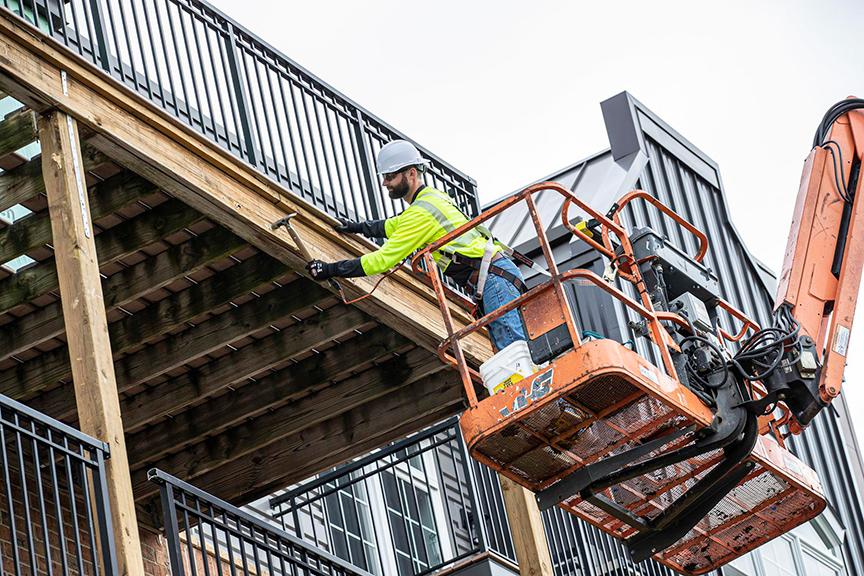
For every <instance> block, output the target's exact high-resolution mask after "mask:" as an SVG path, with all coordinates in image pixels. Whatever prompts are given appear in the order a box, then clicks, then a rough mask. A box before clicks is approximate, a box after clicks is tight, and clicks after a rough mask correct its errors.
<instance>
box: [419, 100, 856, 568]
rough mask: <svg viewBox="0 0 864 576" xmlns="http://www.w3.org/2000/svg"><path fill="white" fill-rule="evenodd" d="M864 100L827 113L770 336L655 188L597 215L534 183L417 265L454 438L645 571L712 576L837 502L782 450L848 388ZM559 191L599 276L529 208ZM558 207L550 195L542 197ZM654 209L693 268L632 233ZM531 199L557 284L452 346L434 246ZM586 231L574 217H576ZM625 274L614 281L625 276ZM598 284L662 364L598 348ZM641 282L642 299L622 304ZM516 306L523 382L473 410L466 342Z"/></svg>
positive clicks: (424, 254)
mask: <svg viewBox="0 0 864 576" xmlns="http://www.w3.org/2000/svg"><path fill="white" fill-rule="evenodd" d="M862 107H864V100H858V99H848V100H844V101H842V102H840V103H838V104H837V105H835V106H834V107H832V108H831V110H829V112H828V113H827V114H826V116H825V118H824V119H823V122H822V124H821V125H820V127H819V130H818V131H817V134H816V138H815V140H814V148H813V150H812V151H811V153H810V155H809V156H808V158H807V162H806V164H805V168H804V173H803V177H802V181H801V187H800V191H799V195H798V200H797V204H796V207H795V213H794V219H793V224H792V230H791V233H790V237H789V244H788V248H787V251H786V262H785V264H784V266H783V273H782V277H781V280H780V285H779V290H778V296H777V301H776V304H775V309H774V319H773V325H772V326H767V327H760V326H759V325H757V323H756V322H754V321H753V320H751V319H749V318H747V317H746V316H745V315H744V314H743V313H742V312H740V311H738V310H736V309H735V308H734V307H733V306H732V305H730V304H729V303H728V302H726V301H725V300H723V298H722V297H721V295H720V293H719V283H718V279H717V277H716V276H715V275H714V274H713V272H712V271H711V270H709V269H708V268H707V267H705V266H704V265H703V264H702V259H703V257H704V256H705V254H706V252H707V250H708V242H709V240H708V238H707V237H706V235H705V234H704V233H703V232H702V231H700V230H698V229H697V228H696V227H695V226H693V225H692V224H691V223H689V222H687V221H686V220H684V219H683V218H682V217H681V216H679V215H678V214H676V213H675V212H673V211H672V210H671V209H669V208H668V207H666V206H665V205H663V204H662V203H660V202H659V201H658V200H656V199H655V198H653V197H652V196H650V195H649V194H648V193H646V192H643V191H640V190H634V191H632V192H630V193H628V194H626V195H625V196H624V197H622V198H621V199H620V200H619V201H618V202H617V203H616V204H615V205H613V207H612V209H611V210H610V211H609V212H608V213H607V214H601V213H599V212H597V211H596V210H594V209H593V208H591V207H590V206H588V205H587V204H585V203H584V202H582V201H581V200H579V198H577V197H575V196H574V195H573V194H572V193H571V192H570V191H569V190H567V189H566V188H564V187H562V186H561V185H559V184H557V183H554V182H544V183H541V184H535V185H533V186H531V187H529V188H527V189H525V190H523V191H521V192H519V193H518V194H515V195H514V196H512V197H510V198H508V199H507V200H505V201H503V202H501V203H500V204H498V205H496V206H494V207H493V208H491V209H489V210H487V211H486V212H484V213H483V214H481V215H480V216H478V217H477V218H475V219H473V220H472V221H471V222H469V223H467V224H466V225H464V226H462V227H461V228H459V229H457V230H454V231H453V232H451V233H449V234H447V235H446V236H444V237H443V238H441V239H440V240H438V241H437V242H435V243H433V244H431V245H429V246H428V247H426V248H425V249H424V250H422V251H421V252H419V253H418V254H417V255H416V256H415V257H414V259H413V261H412V265H413V266H414V269H415V271H418V272H420V271H421V268H423V269H425V270H426V272H424V274H426V276H427V278H428V280H429V282H430V284H431V286H432V287H433V288H434V290H435V292H436V294H437V295H438V299H439V302H440V305H441V311H442V314H443V315H444V320H445V323H446V325H447V329H448V332H449V337H448V338H447V339H446V340H445V341H444V342H442V343H441V345H440V347H439V349H438V352H439V355H440V356H441V358H442V359H443V360H444V361H445V362H447V363H449V364H451V365H453V366H454V367H456V368H457V369H458V370H459V373H460V374H461V377H462V382H463V383H464V386H465V393H466V395H467V399H468V409H467V411H466V412H465V414H464V415H463V417H462V430H463V433H464V436H465V439H466V442H467V443H468V446H469V450H470V453H471V455H472V456H473V457H474V458H476V459H477V460H479V461H481V462H483V463H484V464H486V465H487V466H490V467H491V468H494V469H495V470H497V471H499V472H500V473H501V474H503V475H505V476H507V477H508V478H511V479H512V480H514V481H516V482H517V483H519V484H521V485H523V486H525V487H526V488H528V489H530V490H532V491H534V492H536V494H537V500H538V503H539V505H540V507H541V508H548V507H550V506H554V505H558V506H560V507H562V508H564V509H565V510H567V511H569V512H571V513H573V514H575V515H576V516H579V517H580V518H583V519H584V520H586V521H588V522H590V523H591V524H593V525H595V526H597V527H598V528H600V529H601V530H603V531H605V532H607V533H609V534H612V535H613V536H616V537H618V538H620V539H622V540H624V541H625V542H626V545H627V547H628V549H629V551H630V554H631V556H632V558H633V560H634V561H640V560H643V559H645V558H648V557H649V556H652V555H653V556H654V558H655V559H657V560H658V561H660V562H662V563H663V564H666V565H668V566H670V567H671V568H673V569H675V570H678V571H681V572H685V573H688V574H702V573H704V572H708V571H710V570H713V569H715V568H717V567H719V566H721V565H723V564H725V563H727V562H729V561H730V560H733V559H734V558H736V557H738V556H741V555H742V554H745V553H746V552H748V551H750V550H752V549H753V548H756V547H757V546H759V545H761V544H763V543H765V542H766V541H768V540H770V539H772V538H774V537H776V536H779V535H780V534H783V533H784V532H787V531H789V530H791V529H792V528H794V527H795V526H798V525H799V524H801V523H803V522H805V521H807V520H810V519H811V518H813V517H815V516H817V515H818V514H819V513H820V512H821V511H822V510H823V508H824V507H825V504H826V503H825V498H824V496H823V494H822V488H821V486H820V483H819V480H818V478H817V477H816V474H815V472H814V471H813V470H811V469H810V468H809V467H808V466H807V465H805V464H804V463H803V462H801V461H800V460H799V459H798V458H796V457H795V456H794V455H793V454H792V453H791V452H789V451H788V450H787V449H786V448H785V447H784V444H783V439H784V437H785V435H788V434H798V433H801V431H802V430H803V429H804V428H805V427H806V426H807V424H808V423H809V422H810V421H811V420H812V419H813V418H814V417H815V416H816V415H817V414H818V413H819V411H821V410H822V409H823V408H825V407H826V406H827V405H828V404H829V403H830V402H831V400H832V399H833V398H834V397H836V396H837V394H839V392H840V387H841V383H842V379H843V369H844V366H845V357H846V352H847V350H848V342H849V334H850V331H851V328H852V318H853V316H854V312H855V303H856V299H857V294H858V286H859V283H860V278H861V265H862V259H864V250H861V248H860V247H855V246H853V243H852V241H854V239H856V238H860V237H861V234H862V226H864V216H862V210H864V208H862V203H861V200H860V198H861V196H862V190H861V188H862V185H861V183H860V179H859V177H858V173H859V168H860V164H861V159H862V155H864V111H861V110H858V109H860V108H862ZM541 191H551V192H556V193H558V194H560V195H561V196H562V200H563V207H562V211H561V220H562V222H563V224H564V225H565V226H566V227H567V228H568V229H569V230H570V231H571V232H572V233H573V234H575V235H576V236H577V237H578V238H580V239H581V240H583V241H584V242H586V243H587V244H588V245H589V246H591V247H593V248H594V249H595V250H597V251H598V252H599V253H600V254H602V255H603V256H604V258H605V259H606V260H607V262H608V266H607V272H611V274H609V273H607V274H604V277H603V278H601V277H599V276H597V275H596V274H594V273H593V272H590V271H588V270H581V269H576V270H569V271H566V272H560V271H559V270H558V268H557V266H556V265H555V260H554V258H553V255H552V251H551V248H550V246H549V243H548V241H547V239H546V236H545V233H544V230H545V226H544V225H543V223H542V222H541V221H540V217H539V215H538V211H537V208H536V205H535V196H536V195H537V194H538V193H539V192H541ZM547 193H548V192H547ZM634 201H643V202H647V203H649V204H650V205H651V206H653V208H654V209H656V210H659V211H660V212H661V213H662V214H664V215H665V216H666V217H668V218H670V219H672V220H673V221H674V222H676V223H677V224H678V225H680V226H681V227H683V228H684V229H686V230H687V231H688V232H689V233H691V234H693V236H695V237H696V239H697V240H698V245H699V248H698V251H697V252H696V253H695V254H687V253H685V252H683V251H682V250H680V249H678V248H677V247H675V246H673V245H671V244H670V243H669V242H668V240H667V239H665V238H663V237H662V236H660V235H659V234H657V233H656V232H655V231H653V230H651V229H650V228H641V229H635V230H628V229H625V227H624V226H623V225H622V223H621V219H620V215H621V212H622V210H623V209H624V208H625V207H626V206H627V205H629V204H630V203H631V202H634ZM523 202H524V203H525V205H526V206H527V210H528V213H529V214H530V216H531V220H532V222H533V224H534V227H535V229H536V232H537V238H538V239H539V243H540V246H541V248H542V251H543V255H544V257H545V259H546V262H547V266H548V271H549V273H550V279H549V280H548V281H546V282H544V283H542V284H540V285H538V286H536V287H534V288H532V289H531V290H529V291H528V292H526V293H525V294H523V295H522V296H520V297H519V298H518V299H516V300H514V301H513V302H511V303H509V304H508V305H506V306H504V307H502V308H500V309H498V310H495V311H494V312H492V313H490V314H487V315H486V316H483V317H482V318H480V319H478V320H477V321H475V322H473V323H472V324H470V325H469V326H467V327H465V328H463V329H462V330H459V331H454V330H453V322H452V319H451V317H450V313H449V308H448V307H447V305H446V301H445V300H446V298H448V297H450V298H456V299H459V298H462V297H461V296H460V295H458V294H456V293H454V292H452V291H451V290H449V289H448V288H447V287H445V286H444V285H443V283H442V282H441V279H440V277H439V276H438V274H437V272H436V266H435V264H434V261H433V259H432V255H431V254H432V251H433V250H435V249H437V248H439V247H441V246H443V245H444V244H446V243H447V242H449V241H451V240H452V239H454V238H456V237H458V236H459V235H461V234H463V233H464V232H466V231H467V230H469V229H471V228H473V227H475V226H478V225H480V224H481V223H483V222H485V221H486V220H488V219H490V218H492V217H493V216H495V215H496V214H499V213H501V212H503V211H504V210H507V209H508V208H511V207H513V206H514V205H516V204H518V203H523ZM574 205H575V206H576V207H577V208H579V209H581V210H582V211H583V212H584V213H585V214H587V215H588V216H589V217H590V218H589V219H588V220H587V221H579V222H575V221H571V218H570V215H569V213H570V210H571V207H572V206H574ZM615 278H617V279H618V280H617V281H616V280H615ZM568 282H578V283H582V284H585V283H587V284H591V285H594V286H596V287H598V288H600V289H602V290H604V291H605V292H606V293H608V294H610V295H611V296H612V297H613V298H615V299H617V300H618V301H619V302H620V303H621V304H622V305H623V306H624V307H625V308H626V309H627V310H628V313H629V315H630V317H631V318H637V319H638V321H637V322H631V326H636V327H637V330H636V331H637V337H644V338H646V339H647V340H649V341H650V346H649V349H650V350H651V352H652V354H651V355H652V358H654V359H656V361H654V362H652V361H651V360H650V359H649V358H646V357H644V356H642V355H640V354H638V353H637V352H635V351H634V350H632V349H630V348H628V347H627V346H625V345H623V344H621V343H619V342H616V341H613V340H608V339H593V340H590V341H589V340H586V339H583V338H582V337H580V334H581V333H580V329H579V327H578V326H577V325H576V323H575V322H574V319H573V314H572V313H571V310H570V305H569V303H568V300H567V296H566V294H565V285H566V284H567V283H568ZM628 283H629V284H631V285H632V286H633V288H634V289H635V290H631V291H630V292H631V293H635V294H636V297H635V298H631V297H630V296H628V295H627V293H625V291H624V290H623V287H624V285H625V284H628ZM513 309H519V311H520V312H521V315H522V318H523V321H524V324H525V328H526V334H527V335H528V338H529V343H528V345H529V349H530V352H531V358H532V361H533V362H534V364H535V365H537V366H539V368H538V369H537V371H536V372H534V373H533V374H532V375H531V376H530V377H527V378H525V379H524V380H521V381H519V382H518V383H516V384H514V385H512V386H509V387H507V388H505V389H504V390H503V391H501V392H499V393H497V394H495V395H494V396H490V397H486V398H484V399H482V400H481V399H478V395H477V392H476V390H475V384H478V383H480V381H481V380H480V376H479V374H478V372H477V371H476V370H474V369H473V368H472V367H470V366H468V364H467V363H466V361H465V357H464V355H463V353H462V350H461V348H460V344H459V342H460V339H462V338H464V337H465V336H466V335H467V334H469V333H471V332H474V331H476V330H480V329H481V328H483V327H484V326H486V325H487V324H488V323H489V322H491V321H492V320H494V319H495V318H498V317H500V316H501V315H503V314H504V313H506V312H508V311H510V310H513Z"/></svg>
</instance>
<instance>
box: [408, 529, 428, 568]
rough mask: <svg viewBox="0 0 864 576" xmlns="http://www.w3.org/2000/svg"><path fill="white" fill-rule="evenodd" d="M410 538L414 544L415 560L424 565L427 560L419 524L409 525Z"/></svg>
mask: <svg viewBox="0 0 864 576" xmlns="http://www.w3.org/2000/svg"><path fill="white" fill-rule="evenodd" d="M411 538H412V542H413V544H414V550H415V555H414V557H415V559H417V560H420V561H421V562H423V563H424V564H426V563H427V562H428V560H429V559H428V557H427V555H426V541H425V540H424V539H423V529H422V528H421V527H420V525H419V524H412V525H411Z"/></svg>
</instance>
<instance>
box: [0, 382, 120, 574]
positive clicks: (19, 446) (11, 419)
mask: <svg viewBox="0 0 864 576" xmlns="http://www.w3.org/2000/svg"><path fill="white" fill-rule="evenodd" d="M107 458H108V445H107V444H105V443H103V442H99V441H98V440H95V439H93V438H91V437H89V436H87V435H85V434H82V433H81V432H79V431H78V430H75V429H74V428H70V427H69V426H66V425H65V424H63V423H61V422H58V421H56V420H54V419H52V418H49V417H47V416H45V415H43V414H41V413H39V412H36V411H35V410H32V409H31V408H28V407H27V406H25V405H23V404H20V403H18V402H15V401H14V400H11V399H10V398H7V397H6V396H0V468H2V479H0V519H2V520H0V567H2V572H3V573H4V574H72V573H74V574H82V575H83V574H92V575H94V576H99V575H105V576H113V575H115V574H117V563H116V556H115V553H114V540H113V538H114V534H113V532H112V528H111V514H110V508H109V503H108V491H107V481H106V475H105V460H106V459H107Z"/></svg>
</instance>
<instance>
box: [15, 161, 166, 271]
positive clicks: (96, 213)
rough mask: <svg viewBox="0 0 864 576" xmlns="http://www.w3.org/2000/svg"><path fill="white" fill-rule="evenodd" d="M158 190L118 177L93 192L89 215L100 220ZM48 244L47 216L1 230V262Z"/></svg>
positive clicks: (126, 176)
mask: <svg viewBox="0 0 864 576" xmlns="http://www.w3.org/2000/svg"><path fill="white" fill-rule="evenodd" d="M156 190H157V188H156V187H155V186H153V185H152V184H150V183H149V182H147V181H146V180H144V179H143V178H139V177H138V176H135V175H132V174H129V173H126V174H122V175H118V177H115V178H111V179H109V180H106V181H105V182H102V183H100V184H98V185H97V186H95V187H94V188H92V189H91V190H90V192H89V193H88V198H89V200H90V214H91V215H92V217H93V219H94V220H98V219H99V218H101V217H103V216H105V215H106V214H110V213H112V212H114V211H115V210H117V209H119V208H122V207H123V206H126V205H128V204H131V203H132V202H134V201H135V200H136V199H138V198H140V197H141V196H144V195H147V194H150V193H152V192H155V191H156ZM45 244H51V219H50V218H49V215H48V214H47V213H44V214H33V215H31V216H30V217H28V218H25V219H24V220H19V221H18V222H15V223H14V224H11V225H9V226H7V227H6V228H4V229H3V230H0V262H6V261H7V260H11V259H12V258H15V257H16V256H20V255H21V254H24V253H26V252H29V251H30V250H33V249H34V248H38V247H40V246H43V245H45Z"/></svg>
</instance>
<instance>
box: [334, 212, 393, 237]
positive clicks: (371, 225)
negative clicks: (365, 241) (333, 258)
mask: <svg viewBox="0 0 864 576" xmlns="http://www.w3.org/2000/svg"><path fill="white" fill-rule="evenodd" d="M336 219H337V220H339V222H340V224H339V226H333V229H334V230H336V231H337V232H341V233H342V234H362V235H363V236H366V237H367V238H386V237H387V234H386V233H385V232H384V222H385V220H384V219H383V218H382V219H381V220H364V221H363V222H355V221H354V220H349V219H348V218H343V217H342V216H337V217H336Z"/></svg>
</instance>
